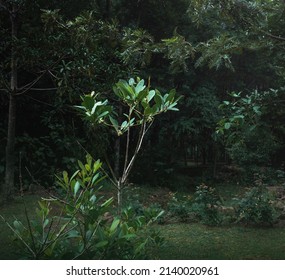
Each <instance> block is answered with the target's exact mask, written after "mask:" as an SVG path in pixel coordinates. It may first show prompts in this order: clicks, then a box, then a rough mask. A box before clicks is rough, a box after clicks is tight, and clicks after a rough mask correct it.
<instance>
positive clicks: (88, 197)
mask: <svg viewBox="0 0 285 280" xmlns="http://www.w3.org/2000/svg"><path fill="white" fill-rule="evenodd" d="M78 165H79V169H78V170H77V171H76V172H75V173H74V174H72V175H71V176H69V174H68V173H67V172H66V171H64V172H63V174H62V177H58V187H59V190H60V192H59V193H60V194H61V195H60V196H58V197H57V196H51V197H50V198H49V199H43V200H42V201H40V202H39V208H38V209H37V211H36V215H37V219H30V218H29V216H28V214H27V213H26V218H27V221H26V223H24V222H22V221H19V220H16V221H14V223H13V224H10V223H8V222H6V224H7V225H8V226H9V228H10V229H11V230H12V231H13V232H14V235H15V238H16V240H17V241H19V245H20V247H21V254H22V258H25V259H137V258H140V259H141V258H148V256H149V255H148V247H149V245H150V244H151V245H152V246H154V245H160V242H161V240H160V237H159V234H158V233H157V232H153V231H149V229H148V226H149V225H150V224H151V223H152V222H154V221H155V220H156V219H158V218H159V217H160V216H161V215H162V212H157V211H153V212H150V211H149V212H148V215H141V216H138V215H136V214H135V212H134V211H133V210H132V209H131V208H129V209H127V210H125V211H124V215H122V217H114V216H113V215H112V214H111V210H112V209H111V205H112V202H113V198H109V199H105V198H104V197H103V196H102V195H100V194H99V190H100V189H101V182H102V181H103V180H104V176H103V175H102V173H101V172H100V170H101V162H100V161H93V160H92V158H91V156H87V160H86V163H85V164H83V163H82V162H80V161H78ZM52 206H53V208H54V209H52ZM131 213H132V214H131ZM2 218H3V217H2ZM3 219H4V218H3Z"/></svg>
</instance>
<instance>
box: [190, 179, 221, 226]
mask: <svg viewBox="0 0 285 280" xmlns="http://www.w3.org/2000/svg"><path fill="white" fill-rule="evenodd" d="M221 205H222V202H221V199H220V197H219V196H218V194H217V192H216V190H215V188H212V187H209V186H206V185H204V184H203V185H200V186H198V187H197V189H196V192H195V194H194V203H193V204H192V211H193V212H194V213H195V214H196V215H197V217H198V218H199V219H200V220H201V222H202V223H204V224H207V225H218V224H220V223H221V222H222V217H221V213H220V211H219V208H220V207H221Z"/></svg>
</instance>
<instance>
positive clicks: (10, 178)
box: [4, 5, 18, 200]
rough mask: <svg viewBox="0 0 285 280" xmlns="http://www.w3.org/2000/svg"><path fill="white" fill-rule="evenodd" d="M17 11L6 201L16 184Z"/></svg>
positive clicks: (14, 12)
mask: <svg viewBox="0 0 285 280" xmlns="http://www.w3.org/2000/svg"><path fill="white" fill-rule="evenodd" d="M17 25H18V24H17V9H16V6H15V5H14V6H13V10H12V11H11V33H12V50H11V80H10V86H11V90H10V93H9V113H8V133H7V146H6V164H5V166H6V169H5V186H4V199H5V200H9V199H11V198H12V197H13V191H14V183H15V130H16V93H17V87H18V76H17V54H16V39H17V29H18V26H17Z"/></svg>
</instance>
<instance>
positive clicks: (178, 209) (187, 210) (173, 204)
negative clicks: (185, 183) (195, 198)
mask: <svg viewBox="0 0 285 280" xmlns="http://www.w3.org/2000/svg"><path fill="white" fill-rule="evenodd" d="M168 211H169V213H170V215H171V216H172V217H176V218H178V220H179V221H180V222H183V223H185V222H187V221H189V219H190V217H191V211H192V206H191V198H190V197H189V196H182V197H181V196H178V195H177V194H173V195H172V196H171V199H170V201H169V203H168Z"/></svg>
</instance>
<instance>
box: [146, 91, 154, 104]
mask: <svg viewBox="0 0 285 280" xmlns="http://www.w3.org/2000/svg"><path fill="white" fill-rule="evenodd" d="M154 96H155V91H154V90H150V91H149V93H148V95H147V102H150V101H151V100H152V99H153V97H154Z"/></svg>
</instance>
